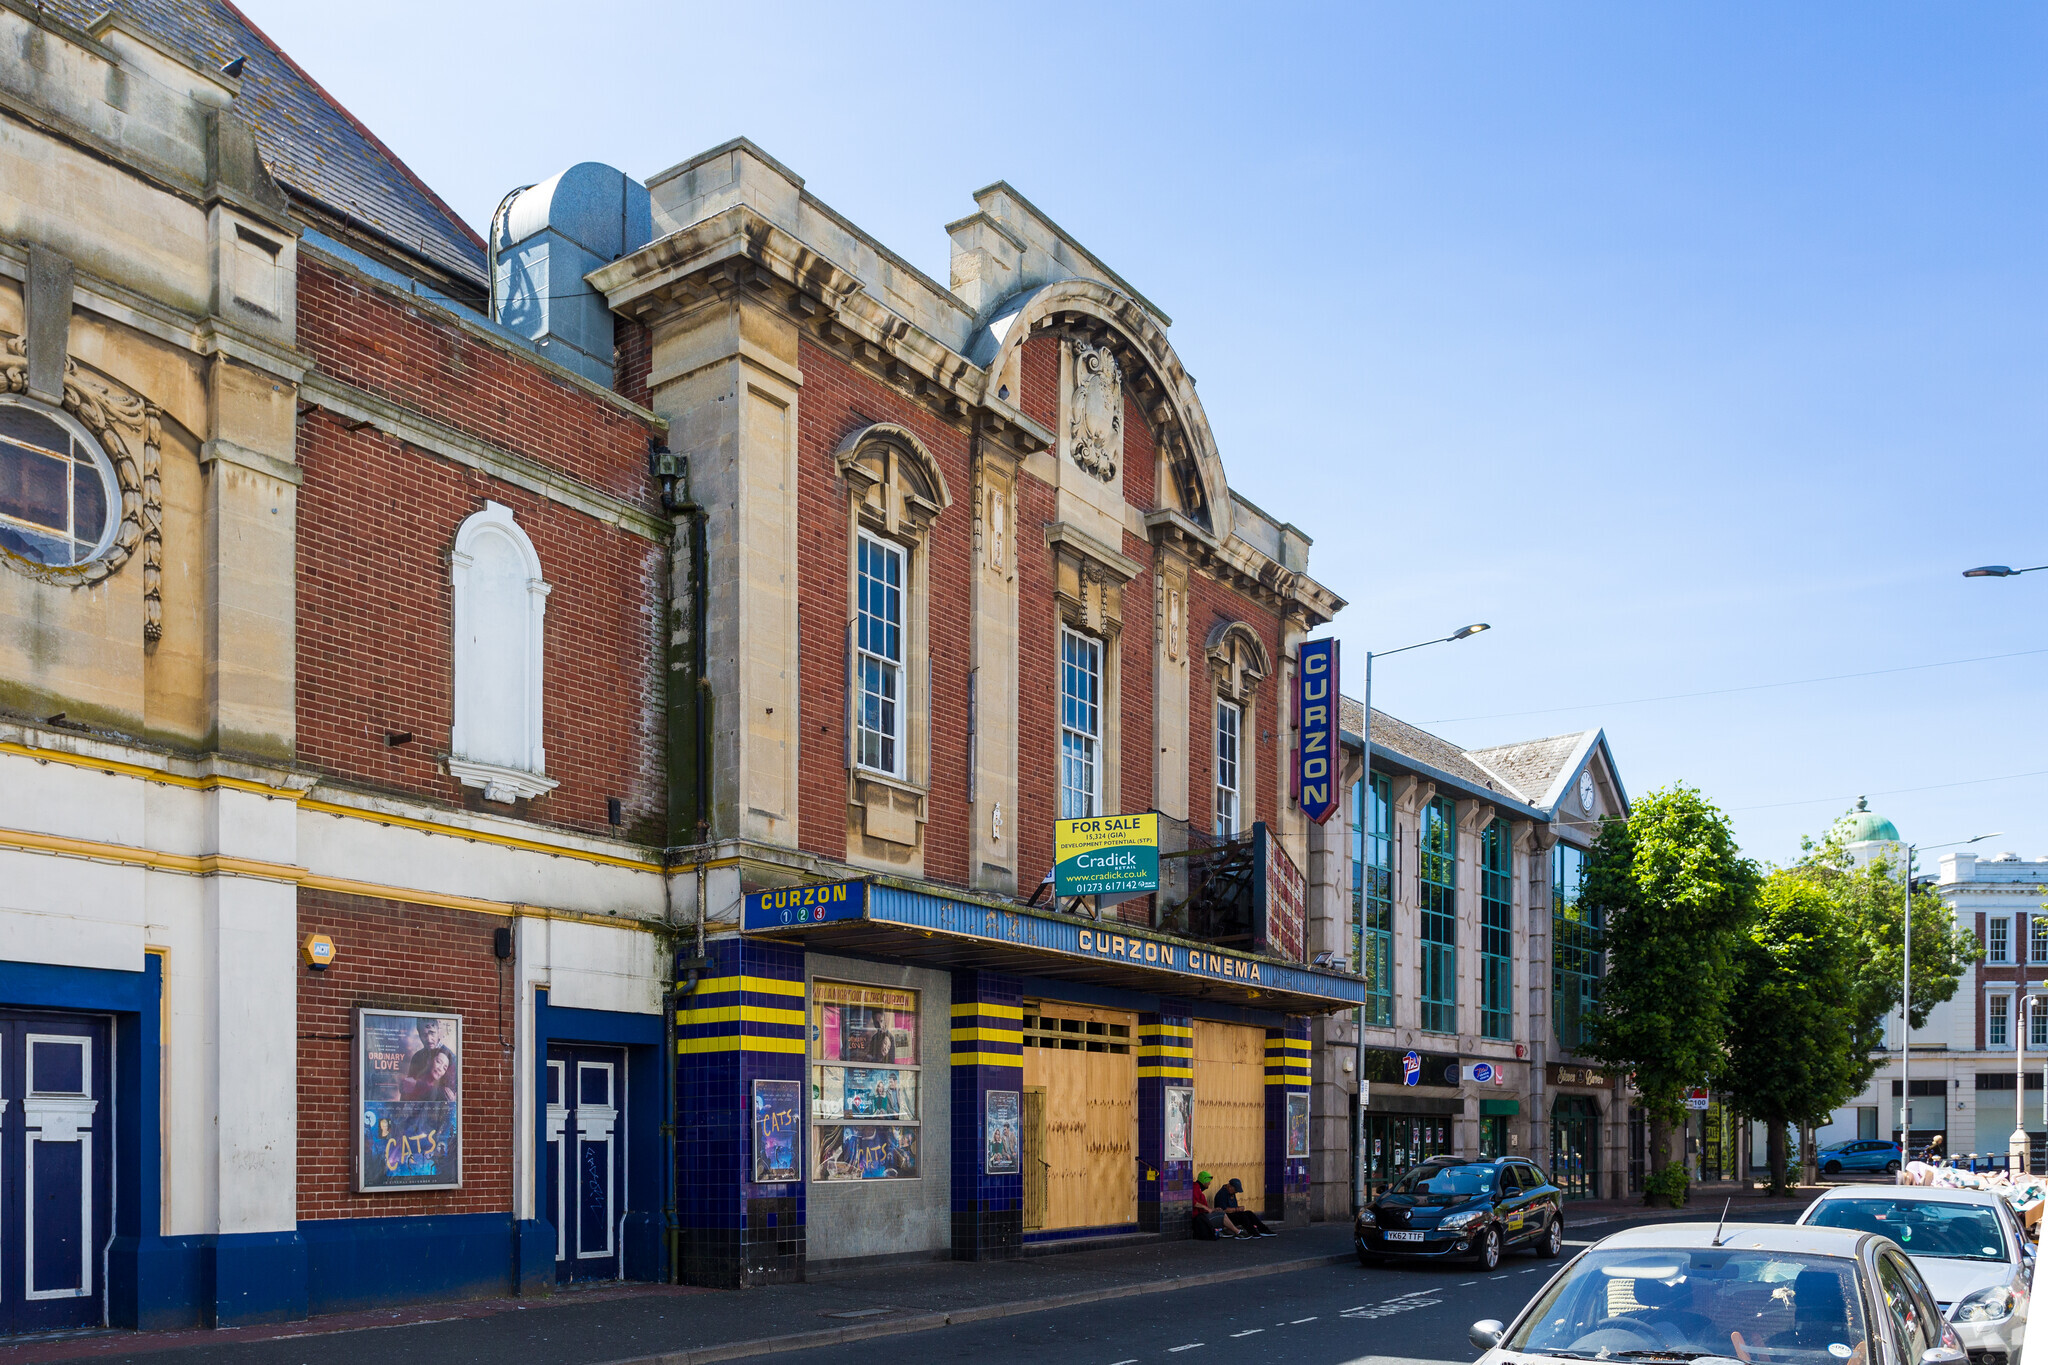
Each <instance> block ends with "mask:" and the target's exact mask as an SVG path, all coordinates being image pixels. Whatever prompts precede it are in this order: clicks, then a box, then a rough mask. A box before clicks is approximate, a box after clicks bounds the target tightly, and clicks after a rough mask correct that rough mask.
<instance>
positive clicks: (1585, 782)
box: [1579, 772, 1593, 815]
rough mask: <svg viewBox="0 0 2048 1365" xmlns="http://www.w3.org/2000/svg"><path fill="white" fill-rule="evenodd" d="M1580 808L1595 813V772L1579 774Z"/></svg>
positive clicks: (1587, 812) (1588, 812)
mask: <svg viewBox="0 0 2048 1365" xmlns="http://www.w3.org/2000/svg"><path fill="white" fill-rule="evenodd" d="M1579 809H1580V810H1582V811H1584V812H1586V814H1588V815H1591V814H1592V813H1593V774H1591V773H1589V772H1588V773H1580V774H1579Z"/></svg>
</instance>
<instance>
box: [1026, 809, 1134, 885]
mask: <svg viewBox="0 0 2048 1365" xmlns="http://www.w3.org/2000/svg"><path fill="white" fill-rule="evenodd" d="M1053 844H1054V848H1053V869H1052V876H1053V887H1052V889H1053V894H1054V895H1058V896H1126V895H1143V894H1145V893H1146V892H1148V891H1157V890H1158V889H1159V817H1158V816H1156V815H1096V816H1090V817H1088V818H1087V819H1083V820H1061V821H1059V822H1058V823H1057V824H1055V825H1054V826H1053Z"/></svg>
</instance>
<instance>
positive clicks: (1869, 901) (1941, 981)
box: [1787, 830, 1984, 1090]
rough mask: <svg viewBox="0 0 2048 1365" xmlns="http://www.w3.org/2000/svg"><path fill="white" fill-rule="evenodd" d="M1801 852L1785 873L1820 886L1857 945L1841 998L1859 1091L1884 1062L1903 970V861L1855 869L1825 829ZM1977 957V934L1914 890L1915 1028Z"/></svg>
mask: <svg viewBox="0 0 2048 1365" xmlns="http://www.w3.org/2000/svg"><path fill="white" fill-rule="evenodd" d="M1803 848H1804V854H1803V856H1802V857H1801V858H1800V860H1799V861H1798V862H1797V863H1795V864H1794V865H1793V866H1792V867H1791V868H1789V869H1788V870H1787V874H1788V875H1790V876H1794V877H1798V878H1800V879H1801V880H1803V881H1806V882H1809V883H1811V884H1812V885H1814V886H1815V887H1817V888H1819V889H1820V890H1821V891H1822V892H1823V893H1824V894H1825V895H1826V896H1827V898H1828V901H1829V903H1830V904H1831V905H1833V906H1834V908H1835V909H1836V911H1838V912H1839V913H1840V914H1841V915H1842V916H1843V917H1844V918H1845V919H1846V920H1847V921H1848V924H1849V926H1850V929H1851V930H1852V932H1853V933H1854V934H1855V935H1856V937H1857V940H1858V951H1857V957H1856V969H1855V977H1854V981H1853V984H1852V985H1851V988H1850V994H1849V997H1848V999H1849V1001H1850V1008H1849V1029H1850V1038H1849V1052H1850V1055H1851V1057H1852V1059H1853V1060H1854V1063H1855V1066H1856V1076H1855V1082H1856V1083H1855V1089H1856V1090H1861V1089H1862V1088H1863V1087H1864V1086H1865V1085H1867V1084H1868V1083H1869V1081H1870V1078H1871V1077H1872V1076H1873V1075H1875V1074H1876V1073H1877V1068H1878V1067H1879V1066H1880V1065H1882V1064H1883V1061H1884V1056H1883V1053H1882V1047H1883V1042H1884V1028H1885V1022H1886V1021H1887V1020H1888V1019H1892V1018H1896V1017H1897V1015H1898V1009H1899V994H1900V989H1901V984H1902V983H1901V981H1900V977H1901V974H1902V970H1903V968H1904V966H1905V934H1904V928H1903V926H1904V924H1905V899H1906V897H1905V890H1904V886H1903V879H1904V876H1905V868H1904V866H1903V863H1904V859H1903V857H1902V858H1900V859H1898V860H1893V859H1889V858H1876V859H1873V860H1872V861H1871V862H1870V863H1869V864H1868V865H1867V866H1862V867H1859V866H1857V864H1856V860H1855V859H1854V858H1852V857H1851V856H1850V854H1849V850H1848V849H1847V848H1846V847H1844V846H1843V844H1842V841H1841V839H1840V838H1839V837H1838V836H1837V835H1836V834H1835V833H1834V832H1833V831H1832V830H1831V831H1829V833H1828V834H1827V835H1826V836H1825V837H1824V838H1822V839H1820V840H1818V841H1816V840H1812V839H1808V840H1806V841H1805V842H1804V845H1803ZM1983 955H1984V946H1983V945H1982V944H1981V943H1979V942H1978V941H1977V935H1976V933H1975V932H1974V931H1972V930H1971V929H1970V928H1968V927H1966V926H1964V925H1962V924H1959V923H1958V922H1957V921H1956V918H1955V915H1954V914H1953V913H1952V912H1951V911H1950V910H1949V907H1948V903H1947V902H1946V901H1944V900H1942V898H1941V897H1940V896H1938V895H1936V894H1935V893H1934V892H1933V891H1929V890H1926V889H1920V890H1916V891H1914V892H1913V1027H1914V1028H1919V1027H1921V1026H1922V1025H1924V1024H1925V1023H1926V1022H1927V1015H1928V1012H1929V1011H1930V1010H1932V1009H1933V1008H1934V1007H1935V1006H1936V1005H1938V1004H1940V1003H1941V1002H1942V1001H1944V1000H1947V999H1949V998H1950V997H1952V996H1953V995H1954V994H1955V993H1956V989H1957V987H1958V986H1959V985H1960V984H1961V982H1962V979H1963V976H1964V974H1965V973H1966V972H1968V971H1969V969H1970V967H1971V965H1972V964H1974V963H1975V962H1977V961H1978V960H1979V959H1980V958H1982V957H1983Z"/></svg>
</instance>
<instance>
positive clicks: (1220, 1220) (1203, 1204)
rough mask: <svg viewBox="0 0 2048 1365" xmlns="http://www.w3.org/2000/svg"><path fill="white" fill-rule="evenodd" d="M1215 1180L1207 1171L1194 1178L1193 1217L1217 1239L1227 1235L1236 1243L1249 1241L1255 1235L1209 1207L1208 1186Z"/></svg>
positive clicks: (1226, 1215) (1222, 1213)
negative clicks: (1236, 1241)
mask: <svg viewBox="0 0 2048 1365" xmlns="http://www.w3.org/2000/svg"><path fill="white" fill-rule="evenodd" d="M1215 1179H1216V1177H1215V1176H1213V1175H1211V1174H1209V1173H1208V1172H1207V1171H1202V1172H1200V1173H1199V1174H1197V1175H1196V1176H1195V1207H1194V1217H1195V1218H1196V1219H1197V1220H1199V1221H1200V1223H1201V1224H1203V1225H1206V1226H1207V1227H1208V1228H1209V1230H1210V1231H1211V1232H1212V1233H1213V1234H1214V1235H1215V1236H1217V1237H1222V1236H1224V1235H1225V1234H1226V1233H1228V1234H1229V1235H1230V1236H1231V1237H1233V1238H1235V1239H1236V1240H1238V1241H1247V1240H1249V1239H1250V1238H1252V1237H1253V1236H1255V1235H1256V1234H1254V1233H1250V1232H1246V1231H1245V1230H1244V1229H1243V1228H1241V1227H1239V1226H1238V1225H1237V1224H1236V1223H1234V1222H1232V1221H1231V1218H1230V1215H1229V1214H1227V1213H1224V1212H1222V1211H1221V1210H1219V1209H1216V1208H1213V1207H1211V1206H1210V1204H1209V1186H1210V1185H1211V1184H1212V1183H1213V1182H1214V1181H1215ZM1197 1235H1199V1234H1197Z"/></svg>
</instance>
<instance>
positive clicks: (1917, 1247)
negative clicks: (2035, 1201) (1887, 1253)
mask: <svg viewBox="0 0 2048 1365" xmlns="http://www.w3.org/2000/svg"><path fill="white" fill-rule="evenodd" d="M1806 1221H1807V1222H1808V1223H1811V1224H1814V1225H1816V1226H1819V1227H1824V1228H1855V1229H1857V1230H1858V1231H1861V1232H1875V1233H1881V1234H1882V1235H1884V1236H1886V1237H1889V1238H1891V1239H1892V1240H1893V1241H1894V1242H1897V1243H1898V1244H1899V1245H1900V1246H1902V1247H1904V1248H1905V1249H1906V1254H1907V1255H1909V1256H1941V1257H1946V1258H1948V1259H1950V1260H1958V1261H2009V1260H2011V1259H2012V1257H2011V1256H2010V1255H2008V1254H2007V1253H2006V1249H2005V1230H2004V1228H2003V1227H2001V1226H2000V1224H1999V1221H1998V1210H1997V1209H1994V1208H1991V1207H1989V1206H1988V1205H1984V1204H1961V1203H1957V1204H1950V1203H1944V1202H1943V1201H1941V1200H1938V1199H1883V1198H1875V1199H1864V1198H1856V1199H1823V1200H1821V1201H1820V1202H1819V1203H1818V1204H1815V1205H1814V1206H1813V1212H1812V1214H1811V1215H1809V1216H1808V1217H1807V1220H1806Z"/></svg>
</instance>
